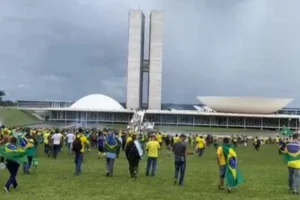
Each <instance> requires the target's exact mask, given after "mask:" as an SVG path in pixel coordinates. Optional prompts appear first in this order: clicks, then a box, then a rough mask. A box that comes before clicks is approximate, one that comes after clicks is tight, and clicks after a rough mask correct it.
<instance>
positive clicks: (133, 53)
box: [126, 10, 145, 109]
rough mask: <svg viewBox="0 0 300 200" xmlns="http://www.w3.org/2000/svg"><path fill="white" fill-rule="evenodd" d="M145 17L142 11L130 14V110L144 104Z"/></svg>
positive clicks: (128, 84)
mask: <svg viewBox="0 0 300 200" xmlns="http://www.w3.org/2000/svg"><path fill="white" fill-rule="evenodd" d="M144 32H145V16H144V14H143V13H142V11H141V10H134V11H131V12H130V13H129V34H128V37H129V41H128V63H127V98H126V99H127V100H126V107H127V108H128V109H132V108H133V109H136V108H140V107H141V104H142V89H143V87H142V86H143V85H142V83H143V76H142V75H143V73H142V65H143V62H144V35H145V34H144Z"/></svg>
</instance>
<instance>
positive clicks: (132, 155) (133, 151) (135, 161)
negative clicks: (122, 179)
mask: <svg viewBox="0 0 300 200" xmlns="http://www.w3.org/2000/svg"><path fill="white" fill-rule="evenodd" d="M125 155H126V158H127V160H128V163H129V173H130V176H131V178H132V179H134V180H135V179H137V174H138V168H139V162H140V160H141V159H142V156H143V151H142V148H141V147H140V144H139V142H138V141H137V140H136V135H135V134H133V135H132V136H131V141H129V142H128V143H127V144H126V147H125Z"/></svg>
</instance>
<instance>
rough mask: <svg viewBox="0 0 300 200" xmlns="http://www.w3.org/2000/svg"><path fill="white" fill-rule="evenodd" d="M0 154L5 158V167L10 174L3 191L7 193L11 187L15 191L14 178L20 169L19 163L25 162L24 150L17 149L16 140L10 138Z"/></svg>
mask: <svg viewBox="0 0 300 200" xmlns="http://www.w3.org/2000/svg"><path fill="white" fill-rule="evenodd" d="M0 153H1V155H2V156H3V157H5V158H6V167H7V169H8V171H9V173H10V176H9V178H8V180H7V182H6V184H5V186H4V190H5V191H6V192H9V190H10V186H11V185H12V186H13V188H15V189H16V188H17V187H18V183H17V180H16V177H17V174H18V170H19V167H20V164H19V163H24V162H26V161H27V156H26V153H25V151H24V149H20V148H18V147H17V138H15V137H11V138H10V141H9V142H8V143H7V144H6V145H5V147H3V148H1V149H0Z"/></svg>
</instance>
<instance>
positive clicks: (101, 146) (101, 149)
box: [97, 132, 105, 158]
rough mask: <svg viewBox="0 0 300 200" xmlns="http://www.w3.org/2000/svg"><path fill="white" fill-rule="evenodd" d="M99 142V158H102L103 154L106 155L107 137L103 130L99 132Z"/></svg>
mask: <svg viewBox="0 0 300 200" xmlns="http://www.w3.org/2000/svg"><path fill="white" fill-rule="evenodd" d="M97 143H98V158H100V157H102V156H103V155H105V154H104V143H105V137H104V134H103V133H102V132H99V133H98V138H97Z"/></svg>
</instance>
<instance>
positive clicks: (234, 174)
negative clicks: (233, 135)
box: [217, 137, 244, 193]
mask: <svg viewBox="0 0 300 200" xmlns="http://www.w3.org/2000/svg"><path fill="white" fill-rule="evenodd" d="M217 161H218V166H219V169H220V184H219V189H221V190H224V182H225V183H226V185H227V186H228V193H230V192H231V188H233V187H236V186H238V185H239V184H241V183H242V182H243V181H244V179H243V176H242V174H241V172H240V171H239V169H238V161H237V154H236V152H235V150H234V148H233V145H231V144H230V143H229V138H227V137H225V138H224V139H223V145H222V146H220V147H219V148H218V149H217Z"/></svg>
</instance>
